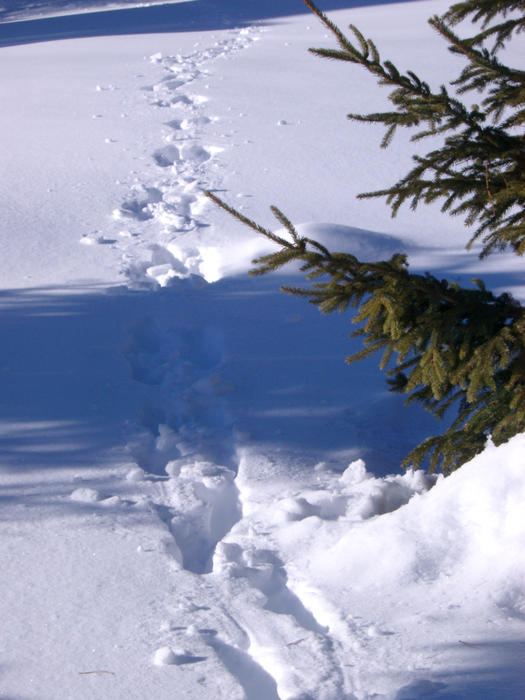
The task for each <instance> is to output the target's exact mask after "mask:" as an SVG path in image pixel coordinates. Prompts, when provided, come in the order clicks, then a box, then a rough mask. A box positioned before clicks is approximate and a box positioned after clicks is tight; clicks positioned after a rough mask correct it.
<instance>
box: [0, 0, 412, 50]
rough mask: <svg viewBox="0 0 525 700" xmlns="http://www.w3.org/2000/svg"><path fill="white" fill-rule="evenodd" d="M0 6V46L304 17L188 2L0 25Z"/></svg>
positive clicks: (284, 2)
mask: <svg viewBox="0 0 525 700" xmlns="http://www.w3.org/2000/svg"><path fill="white" fill-rule="evenodd" d="M404 1H405V2H414V1H415V0H404ZM392 2H399V0H324V1H323V0H321V1H320V2H319V6H320V7H321V9H323V10H325V11H330V10H341V9H348V8H352V7H361V6H366V5H377V4H381V5H382V4H389V3H392ZM2 4H3V5H4V6H6V5H7V10H6V9H4V10H3V11H2V10H0V46H13V45H16V44H29V43H35V42H41V41H51V40H55V39H75V38H80V37H93V36H117V35H123V34H154V33H160V32H193V31H195V32H196V31H208V30H210V31H213V30H218V29H225V28H228V27H238V26H243V25H248V24H252V23H254V22H266V21H271V20H273V19H277V18H278V17H286V16H289V15H296V14H301V13H305V12H309V10H308V8H307V7H306V6H305V5H304V4H303V3H302V0H273V1H269V0H228V2H225V0H190V1H189V2H181V3H177V4H173V5H154V6H150V7H136V8H129V9H121V10H107V11H102V12H100V11H99V12H85V13H80V14H76V15H63V16H60V17H44V18H40V19H30V20H22V21H18V22H5V21H4V22H2V20H3V19H4V20H5V18H6V16H7V15H8V13H9V4H7V3H2Z"/></svg>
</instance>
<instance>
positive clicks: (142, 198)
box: [113, 186, 162, 221]
mask: <svg viewBox="0 0 525 700" xmlns="http://www.w3.org/2000/svg"><path fill="white" fill-rule="evenodd" d="M161 201H162V192H161V191H160V190H159V189H157V188H156V187H142V186H140V187H137V188H135V190H134V191H133V194H132V195H131V196H130V198H129V199H127V200H125V201H124V202H123V203H122V204H121V205H120V208H119V209H116V210H115V211H114V212H113V215H114V217H115V218H117V219H120V218H131V219H136V220H137V221H147V220H148V219H151V218H152V217H153V213H152V211H151V209H150V208H149V205H150V204H156V203H158V202H161Z"/></svg>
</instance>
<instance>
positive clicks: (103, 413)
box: [0, 276, 440, 498]
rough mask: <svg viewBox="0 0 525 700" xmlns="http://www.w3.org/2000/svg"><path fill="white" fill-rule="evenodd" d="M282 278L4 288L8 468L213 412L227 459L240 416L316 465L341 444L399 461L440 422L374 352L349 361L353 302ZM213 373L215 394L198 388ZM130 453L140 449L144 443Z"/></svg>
mask: <svg viewBox="0 0 525 700" xmlns="http://www.w3.org/2000/svg"><path fill="white" fill-rule="evenodd" d="M283 281H286V282H287V283H289V284H292V285H293V284H295V285H297V284H299V283H300V280H299V279H298V278H295V277H287V278H286V280H283V278H281V277H279V278H276V277H273V276H269V277H267V278H264V279H252V278H249V277H241V278H230V279H224V280H222V281H220V282H218V283H216V284H213V285H207V284H203V283H198V284H194V283H193V282H192V281H191V280H184V281H181V282H180V283H178V284H176V285H175V286H173V287H170V288H167V289H164V290H160V291H158V292H156V293H152V292H151V291H139V292H137V291H127V290H121V289H113V290H109V291H107V292H104V291H100V290H97V289H83V290H76V291H73V292H71V291H66V290H59V289H43V290H42V289H26V290H10V291H3V292H0V335H1V337H2V343H1V344H0V388H1V391H0V469H1V470H2V471H7V472H11V473H13V474H18V473H23V472H28V471H32V470H35V469H36V470H42V469H46V468H53V469H57V468H61V467H63V468H67V469H72V468H73V469H75V468H96V464H97V461H98V460H100V455H102V454H106V455H107V452H108V450H114V448H115V447H116V446H119V445H124V444H126V442H127V440H128V438H129V437H130V435H131V436H133V435H134V434H135V432H136V426H137V425H138V426H139V427H140V428H141V429H142V430H143V431H145V433H146V434H147V435H149V436H150V439H151V441H152V442H153V441H154V440H155V439H156V437H157V434H158V426H159V424H161V423H164V424H167V425H169V426H170V427H172V428H173V430H175V431H176V430H178V429H179V428H180V426H181V425H197V426H205V427H206V430H207V431H208V432H209V433H210V435H211V443H210V444H211V445H212V447H213V448H214V449H215V450H219V451H221V450H222V452H223V453H224V454H220V455H219V457H217V456H215V461H217V459H218V460H219V461H218V463H224V462H221V461H220V459H221V458H222V457H224V458H225V459H227V458H228V454H227V451H228V449H232V445H233V437H232V435H231V431H232V426H233V425H235V429H236V430H238V431H239V434H240V435H241V439H244V438H243V437H242V436H243V435H245V434H250V440H252V441H254V442H256V443H260V444H261V447H262V449H264V445H265V444H267V445H269V446H270V445H272V444H274V443H276V442H277V443H280V444H284V445H286V447H287V449H288V448H289V449H290V450H291V451H296V452H297V453H298V454H304V451H305V446H306V449H307V450H308V452H309V455H310V454H311V460H312V465H313V464H314V463H315V460H316V459H317V460H321V459H326V454H327V453H333V452H337V453H340V454H341V455H342V457H341V465H340V466H341V469H343V468H345V467H346V466H347V463H348V461H347V458H348V456H350V457H352V456H354V453H355V458H357V457H360V456H362V457H364V458H365V459H366V460H367V465H368V467H369V468H370V469H371V470H373V471H375V470H377V473H378V475H379V474H385V473H392V471H398V469H399V461H400V459H401V458H402V457H403V456H404V455H405V454H406V453H407V452H408V450H409V449H410V448H411V447H413V446H414V444H416V443H417V442H418V441H420V440H421V439H422V438H423V437H425V436H426V435H427V434H429V430H430V431H431V432H437V431H438V430H439V428H440V425H439V423H437V421H435V419H433V418H432V417H431V416H429V415H428V414H427V413H425V412H424V411H423V409H420V408H418V407H412V408H410V409H406V410H404V409H402V404H403V398H402V397H400V396H396V395H392V394H390V393H389V392H388V391H387V390H386V388H385V382H384V377H383V375H382V374H381V373H380V372H379V371H378V369H377V362H378V360H377V358H372V359H371V360H367V361H364V362H362V363H359V364H355V365H350V366H348V365H346V364H345V362H344V358H345V356H346V355H348V354H349V353H350V352H352V351H355V350H356V349H357V347H358V344H357V341H356V340H350V339H349V338H348V333H349V332H350V331H351V328H352V327H351V323H350V316H349V315H346V314H345V315H341V314H334V315H331V316H323V315H321V314H320V313H319V312H318V310H317V309H316V308H314V307H312V306H311V305H309V304H306V303H305V302H304V301H303V300H302V299H297V298H295V297H290V296H289V295H285V294H282V293H281V292H280V290H279V284H280V283H281V282H283ZM216 329H218V330H217V332H216ZM218 331H220V333H218ZM212 351H213V352H212ZM210 358H211V359H210ZM212 360H213V362H212ZM207 376H210V377H212V378H213V379H212V381H214V382H215V381H217V382H218V387H219V388H218V394H217V395H216V396H208V394H207V393H206V392H204V393H202V394H200V393H199V391H200V390H199V389H198V388H197V389H192V386H193V385H194V384H195V383H196V382H197V384H196V386H197V387H198V386H199V384H198V382H199V379H200V378H201V377H207ZM188 391H189V394H188ZM392 421H393V422H394V426H395V428H394V429H392ZM385 425H387V426H388V427H387V430H386V434H385V428H384V426H385ZM128 426H129V427H128ZM128 433H129V434H128ZM221 436H222V437H221ZM224 436H226V438H224ZM228 436H229V437H228ZM148 439H149V438H148ZM221 439H224V440H225V442H224V446H223V445H222V443H221V442H220V441H221ZM223 447H224V449H223ZM149 452H150V449H149V448H148V447H147V445H146V447H145V448H144V453H145V454H144V460H145V461H144V462H143V463H142V464H141V466H143V467H145V468H146V469H147V470H148V471H153V472H154V473H158V474H161V473H163V467H164V465H165V463H166V461H167V460H168V459H171V458H173V457H171V456H170V455H169V454H168V453H166V454H167V457H166V459H165V460H164V461H163V462H162V463H159V465H157V464H153V463H151V464H150V463H148V461H147V459H148V453H149ZM157 452H158V450H157ZM162 456H163V453H162V454H160V457H162ZM104 459H105V460H106V462H105V463H106V464H107V456H106V457H105V458H104ZM130 459H134V460H138V461H139V463H141V460H140V455H139V454H138V453H137V454H135V453H132V455H131V456H130ZM70 486H71V484H70V483H69V485H64V488H65V489H67V488H69V489H70ZM48 495H49V494H48ZM2 496H3V497H4V498H10V494H9V493H7V492H6V491H5V490H4V491H3V493H2Z"/></svg>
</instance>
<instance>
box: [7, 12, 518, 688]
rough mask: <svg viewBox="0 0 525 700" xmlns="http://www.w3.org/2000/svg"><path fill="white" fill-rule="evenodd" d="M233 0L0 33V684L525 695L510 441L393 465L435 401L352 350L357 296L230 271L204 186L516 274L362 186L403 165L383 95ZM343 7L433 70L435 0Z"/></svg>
mask: <svg viewBox="0 0 525 700" xmlns="http://www.w3.org/2000/svg"><path fill="white" fill-rule="evenodd" d="M101 4H102V3H97V2H95V1H94V0H93V2H87V1H86V2H82V3H79V2H76V3H70V2H67V3H62V2H53V3H45V4H43V3H23V4H18V6H17V7H16V8H15V9H16V10H17V13H19V14H18V15H17V18H20V19H24V18H26V19H27V18H30V17H34V16H35V13H41V12H43V11H45V12H46V13H47V14H50V13H53V14H56V13H63V12H66V11H67V12H84V11H91V10H93V9H94V8H95V6H96V8H98V9H100V6H101ZM105 4H106V5H108V3H105ZM117 4H118V6H119V7H122V6H123V5H124V4H128V5H129V4H130V3H124V1H122V2H119V3H117ZM132 4H134V5H135V4H136V3H132ZM187 4H188V7H189V5H192V7H193V9H192V12H194V13H197V14H195V15H192V17H193V16H195V17H197V16H198V11H199V6H200V5H199V3H198V2H195V3H187ZM115 5H116V4H115V3H112V7H113V6H115ZM223 5H224V6H223V7H222V6H221V8H220V10H221V12H220V13H219V12H217V13H216V14H215V15H214V23H215V25H216V23H217V22H218V18H219V19H220V22H221V23H222V24H220V23H219V24H220V28H218V27H217V26H213V27H210V26H209V25H206V21H208V22H209V17H208V18H207V19H206V17H207V16H205V14H203V16H202V22H200V23H199V25H198V26H195V27H194V28H193V31H178V32H170V33H164V34H162V33H161V34H151V35H149V34H143V35H140V36H139V35H138V33H139V31H140V29H139V28H137V34H132V35H130V36H115V35H112V32H113V33H114V34H118V33H119V32H118V31H117V29H116V28H114V29H113V30H112V28H111V26H108V27H107V31H106V34H107V36H90V37H89V38H83V39H80V38H76V39H68V40H62V41H57V40H53V37H52V36H48V37H46V36H45V35H42V36H40V39H47V40H42V41H39V42H38V43H27V44H24V43H22V44H19V45H11V46H3V47H2V48H1V49H0V51H1V52H2V53H3V58H4V60H3V61H1V62H0V72H1V80H2V84H3V85H4V86H7V87H8V89H7V90H6V91H5V93H6V94H5V97H4V98H3V103H4V107H5V108H4V109H3V110H2V111H1V112H0V140H1V144H2V153H3V162H4V166H5V168H4V170H3V173H2V178H1V179H0V192H1V194H2V198H3V200H4V201H5V202H6V205H5V208H4V212H3V214H4V215H3V222H2V232H1V236H2V246H3V252H4V255H3V256H2V259H1V260H0V266H1V271H2V280H3V290H2V292H1V293H0V304H1V306H2V315H1V317H0V323H1V324H2V331H3V332H2V338H3V342H2V344H1V346H0V371H1V376H2V392H1V400H0V404H1V416H0V431H1V443H0V498H1V499H2V509H1V513H0V521H1V529H0V553H1V554H0V556H1V560H2V577H1V581H2V584H1V585H2V588H1V592H2V595H1V596H0V619H2V622H3V625H2V627H3V633H2V636H1V641H0V696H1V697H3V698H8V699H9V700H18V699H22V698H24V700H29V699H34V700H37V699H38V700H47V699H49V700H51V699H53V700H61V699H64V700H65V699H66V698H68V699H70V698H75V699H76V698H81V699H84V698H86V699H89V698H102V697H103V698H111V699H113V698H114V699H115V700H117V699H119V698H124V697H129V698H136V699H137V700H143V699H144V698H158V699H159V700H163V699H164V698H165V699H166V700H167V699H168V698H170V699H171V698H173V697H175V696H176V697H178V698H184V699H185V700H186V699H189V700H205V699H206V700H209V698H213V699H214V700H215V698H217V699H219V700H220V699H222V698H223V699H224V700H237V699H238V700H242V699H247V700H355V699H358V700H365V699H371V698H385V699H390V700H417V699H419V698H441V699H444V698H447V699H452V698H455V699H459V698H462V699H463V698H468V699H470V698H483V699H484V700H485V699H488V700H506V699H510V700H517V699H519V698H523V697H524V696H525V678H524V674H523V654H524V650H525V643H524V623H525V584H524V582H525V556H524V551H525V518H524V517H523V512H524V504H525V481H524V479H523V473H524V468H525V437H524V436H523V435H519V436H516V437H514V438H513V439H512V440H510V441H509V442H508V443H507V444H505V445H502V446H499V447H495V446H494V445H493V444H492V443H491V442H490V441H489V442H488V445H487V447H486V449H485V451H484V452H483V453H482V454H480V455H478V456H477V457H476V458H475V459H473V460H472V461H471V462H470V463H469V464H467V465H464V466H463V467H462V468H461V470H459V471H458V472H456V473H454V474H452V475H451V476H450V477H447V478H443V477H435V476H432V475H429V474H426V473H425V472H423V471H407V472H403V473H401V471H400V468H399V464H400V461H401V459H402V457H403V456H404V455H405V454H406V453H407V451H408V450H409V449H410V448H411V447H412V446H413V445H414V444H416V443H417V442H419V441H420V440H421V439H423V438H424V437H426V436H427V435H430V434H433V433H435V432H436V431H438V430H439V429H440V426H439V424H438V425H436V424H435V423H434V421H433V419H432V418H431V417H430V416H428V415H427V414H425V413H424V412H423V411H422V410H421V409H419V408H417V407H410V408H403V407H402V401H401V400H400V399H399V397H397V396H393V395H391V394H389V393H388V392H387V391H386V390H385V386H384V381H383V378H382V377H381V375H380V374H379V373H378V371H377V367H376V364H377V363H376V361H375V360H374V359H372V360H367V361H366V362H363V363H361V364H359V365H351V366H349V367H348V366H346V365H345V364H344V361H343V360H344V357H345V355H348V354H351V353H352V352H353V351H354V350H355V349H356V347H357V346H356V345H355V341H353V340H350V339H349V338H348V333H349V332H350V330H351V326H350V323H349V319H348V317H346V316H345V315H343V316H333V317H331V316H330V317H322V316H321V315H320V314H318V312H317V310H316V309H314V308H312V307H311V306H309V305H307V304H304V303H303V302H301V300H298V299H295V298H291V297H286V296H284V295H283V294H281V293H280V292H279V285H280V284H282V283H283V282H284V283H286V284H293V285H297V284H301V280H300V278H299V277H298V275H297V271H294V270H287V271H284V272H283V273H282V274H280V275H273V276H269V277H266V278H262V279H251V278H248V277H247V276H246V274H245V273H246V272H247V270H248V269H249V267H250V260H251V259H252V258H254V257H256V256H258V255H261V254H263V253H265V252H267V251H269V250H270V248H269V247H268V245H267V243H266V242H265V241H264V240H262V239H261V238H259V237H257V236H255V235H252V233H251V232H248V231H246V230H245V229H244V228H243V227H241V225H240V224H239V223H238V222H236V221H233V220H231V219H230V218H228V217H227V216H226V215H225V214H224V213H223V212H222V211H220V210H217V209H216V208H214V207H213V206H212V205H211V203H210V202H209V201H208V200H207V199H206V198H205V197H204V195H203V190H204V189H213V190H215V191H217V192H218V193H219V195H220V196H222V197H224V199H225V200H227V201H228V202H230V203H231V204H233V205H234V206H236V207H237V208H239V209H240V210H241V211H242V212H243V213H244V214H246V215H247V216H249V217H251V218H254V219H256V220H258V221H261V222H262V223H264V224H266V225H268V226H272V227H273V228H276V226H277V225H276V224H275V222H272V219H271V216H270V215H269V213H268V210H267V207H268V205H269V204H272V203H275V204H277V205H279V206H280V207H281V208H282V209H283V210H284V211H285V212H286V214H287V215H288V216H289V217H290V218H291V219H292V220H293V221H294V222H298V224H299V229H300V231H301V232H302V233H304V234H305V235H307V236H310V237H313V238H317V239H318V240H320V241H321V242H323V243H324V244H325V245H327V246H328V247H330V248H334V249H341V250H349V251H351V252H353V253H355V254H356V255H358V256H360V257H362V258H365V259H369V260H371V259H381V258H384V257H385V256H390V255H392V254H393V253H394V252H398V251H403V252H405V253H407V254H408V255H409V258H410V260H411V262H412V264H413V265H414V267H415V268H416V269H429V270H432V271H433V272H436V271H437V272H442V273H443V275H447V276H450V277H453V278H454V279H457V280H459V281H465V280H468V279H469V278H470V277H471V276H473V275H474V274H475V275H476V276H478V275H481V276H483V274H484V275H485V279H486V281H487V284H488V285H489V286H490V287H491V288H496V289H497V288H502V289H511V290H512V291H513V292H514V293H515V294H516V295H517V296H521V298H523V285H522V281H521V270H520V271H519V274H518V269H517V267H516V264H517V263H516V261H515V260H514V259H513V257H512V256H510V255H509V256H496V257H494V258H493V259H492V260H490V259H489V261H484V262H483V263H479V261H478V260H477V259H476V258H475V256H473V255H472V254H470V253H469V254H467V253H466V252H465V251H464V248H463V245H464V243H465V242H466V241H467V240H468V232H465V231H464V230H463V228H462V226H461V223H460V222H459V221H457V220H454V219H449V218H446V217H444V216H442V215H441V214H440V213H439V211H438V210H436V209H435V208H430V209H429V210H426V211H425V210H422V211H421V212H420V213H418V215H417V216H414V215H413V214H412V213H411V212H400V214H399V216H398V218H397V219H395V220H393V221H392V220H391V219H390V218H389V217H388V210H386V209H385V208H384V207H383V206H382V205H380V204H379V203H378V202H370V201H368V200H355V198H354V195H355V194H356V193H358V192H362V191H367V190H371V189H377V187H378V186H383V184H385V182H390V181H393V180H394V179H395V178H396V177H398V176H400V175H401V174H404V172H405V171H406V169H407V167H408V165H409V163H410V157H409V156H410V153H412V152H413V150H412V149H413V146H412V145H411V146H410V150H409V149H408V147H407V141H406V140H404V137H403V136H401V138H399V139H397V140H396V141H395V143H394V144H393V146H392V148H391V151H390V153H387V154H384V153H382V152H380V151H379V150H378V149H377V145H378V142H379V140H380V135H379V134H378V133H377V132H376V131H375V130H374V129H371V128H370V127H367V126H365V125H354V126H352V127H350V126H349V125H348V124H347V123H346V121H345V118H344V115H345V114H346V113H347V112H348V111H350V110H351V109H354V108H355V107H356V102H355V100H356V99H358V100H360V101H361V103H360V105H359V109H360V111H363V112H364V111H366V110H369V111H370V110H376V109H380V108H381V105H382V104H383V102H382V99H383V97H384V96H383V97H382V96H381V93H378V91H377V90H376V88H375V86H374V85H373V84H371V83H370V82H369V81H368V80H367V76H364V75H361V74H360V73H355V72H350V73H349V72H348V68H346V67H344V66H343V67H341V66H337V65H335V64H328V63H325V62H322V61H320V60H319V59H315V58H313V57H312V56H311V55H309V54H308V52H307V48H308V47H309V46H312V45H314V46H320V45H327V44H328V43H329V42H330V39H329V38H328V37H326V36H325V33H324V31H323V29H322V27H320V26H319V25H318V24H317V23H316V22H315V21H314V18H312V17H311V16H310V15H307V14H305V13H304V12H303V13H302V14H299V11H297V13H295V12H292V11H290V13H289V16H285V15H284V12H285V11H287V8H288V7H289V6H290V7H291V4H288V3H285V4H283V6H282V8H279V10H275V17H273V18H272V19H269V15H268V13H269V10H268V7H267V6H264V7H263V6H262V5H261V8H260V10H258V8H257V4H256V3H255V4H250V5H249V6H242V7H241V4H239V3H237V2H235V1H234V0H229V2H225V3H223ZM341 5H342V3H332V4H331V5H330V8H332V6H333V7H336V6H338V7H340V6H341ZM350 5H351V3H348V8H346V9H339V10H337V11H334V12H332V13H331V16H332V17H333V18H334V19H335V20H336V21H337V22H338V23H339V24H340V25H341V26H344V25H347V24H348V23H349V22H352V23H355V24H356V25H357V26H359V27H360V28H361V29H362V30H363V31H364V32H365V33H367V34H369V35H371V36H373V37H374V38H375V39H376V40H377V43H378V44H379V45H380V47H382V52H383V54H384V55H385V56H387V55H388V56H390V57H391V58H392V59H393V60H394V61H395V62H400V64H401V66H405V65H408V66H413V65H416V66H417V70H418V71H420V72H421V74H422V75H423V74H424V75H425V76H429V77H430V78H432V77H434V78H435V82H436V83H439V82H442V81H443V76H444V74H448V73H450V75H451V76H452V75H453V74H454V70H455V69H456V65H455V62H454V61H455V59H454V58H453V57H451V56H448V55H447V53H446V51H445V50H444V49H443V48H442V47H441V45H440V42H439V40H438V39H437V37H435V36H434V33H433V32H432V31H431V30H430V29H428V28H426V27H425V19H426V18H427V17H429V16H431V15H432V14H434V13H442V12H443V11H444V10H445V9H446V7H447V3H445V2H443V1H442V0H430V1H426V2H423V1H422V2H410V3H400V4H377V5H370V6H369V7H350ZM246 7H248V9H249V11H250V12H253V20H252V21H251V22H249V23H248V24H246V21H245V13H246V11H247V10H246ZM202 8H204V9H202ZM202 8H201V9H202V12H203V13H204V10H205V9H206V7H205V6H204V5H203V6H202ZM215 9H216V10H217V11H218V9H219V8H217V7H216V8H215ZM12 12H14V8H13V3H10V2H7V1H6V2H4V3H3V4H2V8H0V18H1V19H4V20H5V19H13V18H15V17H14V15H11V14H10V13H12ZM109 16H111V17H112V18H114V17H115V15H114V14H113V13H110V14H108V17H109ZM117 16H118V13H117ZM112 21H113V19H112ZM37 24H38V22H37ZM39 26H42V27H44V26H48V25H44V24H43V25H39ZM1 30H2V25H1V24H0V43H2V32H1ZM42 31H44V30H42ZM15 43H16V42H15ZM437 55H439V56H440V59H439V61H437V60H436V58H435V57H436V56H437ZM301 222H302V223H301ZM281 233H282V232H281ZM480 266H481V267H480ZM174 693H175V695H174Z"/></svg>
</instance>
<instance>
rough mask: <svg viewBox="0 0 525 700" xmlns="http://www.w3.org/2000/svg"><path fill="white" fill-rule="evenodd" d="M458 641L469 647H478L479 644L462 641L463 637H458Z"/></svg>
mask: <svg viewBox="0 0 525 700" xmlns="http://www.w3.org/2000/svg"><path fill="white" fill-rule="evenodd" d="M458 642H459V643H460V644H463V646H464V647H469V648H470V649H478V648H479V644H470V643H469V642H462V641H461V639H458Z"/></svg>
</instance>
